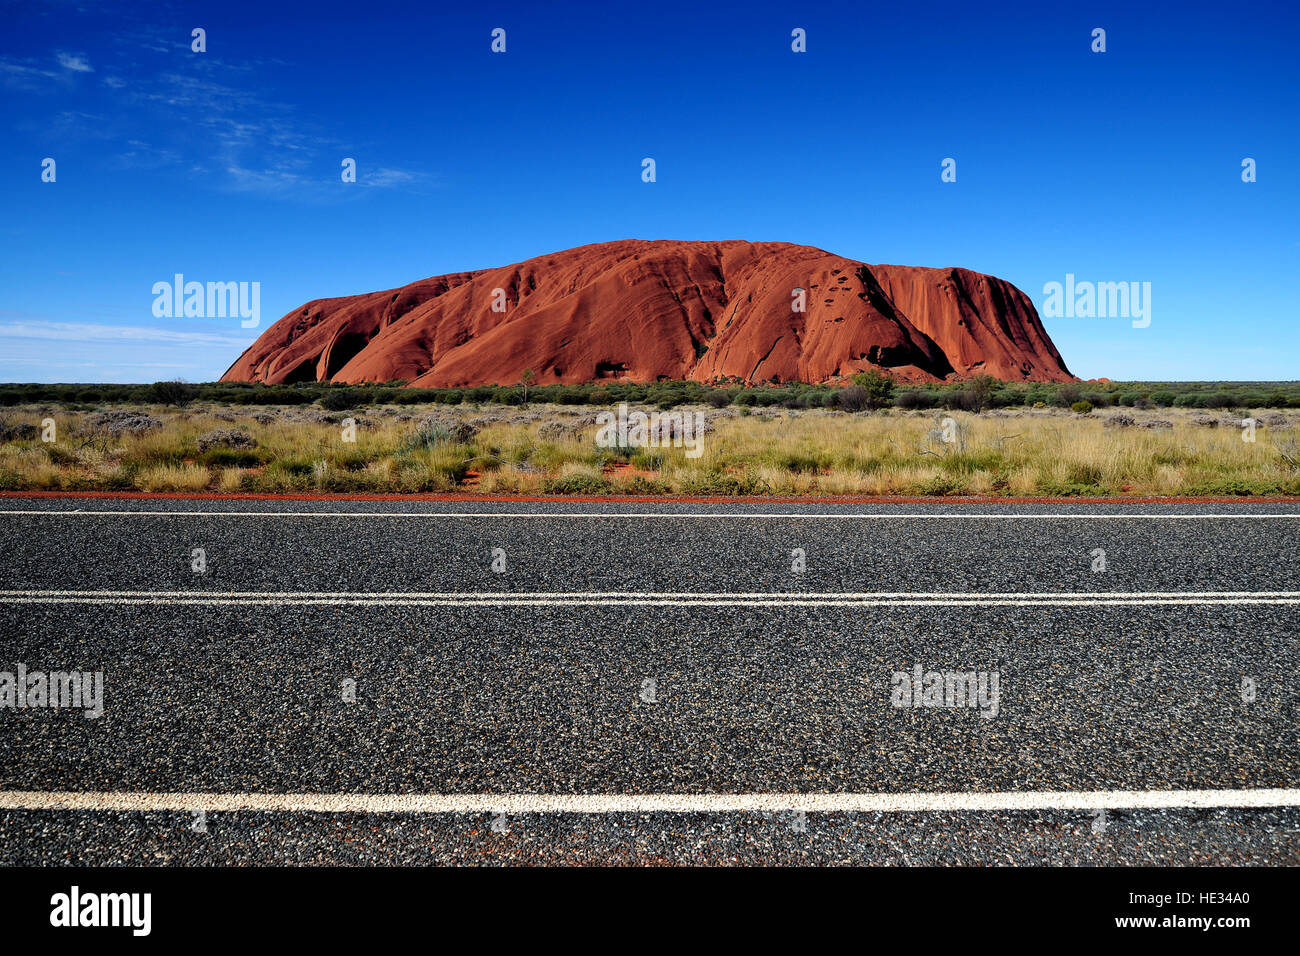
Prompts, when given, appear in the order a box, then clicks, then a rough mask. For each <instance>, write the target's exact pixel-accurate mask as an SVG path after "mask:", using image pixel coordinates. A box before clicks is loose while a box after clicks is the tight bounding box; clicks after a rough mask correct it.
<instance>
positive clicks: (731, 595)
mask: <svg viewBox="0 0 1300 956" xmlns="http://www.w3.org/2000/svg"><path fill="white" fill-rule="evenodd" d="M0 596H3V597H11V596H12V597H25V596H31V597H64V596H70V597H199V598H210V597H212V598H242V597H252V598H280V597H285V598H317V597H321V598H373V599H381V598H416V599H419V598H447V599H459V598H487V599H497V598H502V599H512V598H520V599H526V598H627V599H642V598H672V599H679V598H692V599H694V598H722V599H728V600H730V599H737V598H740V599H751V598H753V599H760V600H761V599H765V598H772V599H786V598H794V599H803V598H844V599H861V598H962V599H966V598H970V599H976V598H1079V599H1084V600H1086V599H1093V598H1292V597H1300V591H699V592H696V591H112V590H28V589H13V590H0Z"/></svg>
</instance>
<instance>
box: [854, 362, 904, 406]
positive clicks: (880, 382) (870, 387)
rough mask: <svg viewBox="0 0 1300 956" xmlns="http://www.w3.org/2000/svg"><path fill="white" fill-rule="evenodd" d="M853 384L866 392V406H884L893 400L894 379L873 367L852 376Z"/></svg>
mask: <svg viewBox="0 0 1300 956" xmlns="http://www.w3.org/2000/svg"><path fill="white" fill-rule="evenodd" d="M853 384H854V385H856V386H857V387H858V388H860V389H862V390H863V391H865V392H866V393H867V399H866V407H867V408H884V407H885V406H886V405H890V404H892V403H893V400H894V380H893V379H892V378H890V377H889V376H888V375H886V374H884V373H883V372H879V371H877V370H876V369H874V368H871V369H867V370H866V371H865V372H859V373H858V374H857V375H854V376H853Z"/></svg>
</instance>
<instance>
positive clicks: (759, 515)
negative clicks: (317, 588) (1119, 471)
mask: <svg viewBox="0 0 1300 956" xmlns="http://www.w3.org/2000/svg"><path fill="white" fill-rule="evenodd" d="M21 515H40V516H44V517H49V518H87V517H91V518H102V517H114V518H124V517H125V518H130V517H164V518H421V519H423V518H465V519H472V520H477V519H480V518H546V519H554V518H606V519H609V518H636V519H642V518H705V519H708V518H719V519H736V520H742V521H754V520H761V519H769V518H792V519H810V520H828V521H841V520H860V519H875V520H882V521H910V520H912V519H915V518H920V519H925V520H935V519H952V520H955V521H961V520H964V519H967V518H983V519H990V520H994V521H1001V520H1020V519H1023V518H1053V519H1064V520H1071V521H1073V520H1096V521H1104V520H1119V521H1126V520H1130V519H1149V520H1158V521H1166V520H1174V521H1179V520H1181V521H1209V520H1229V521H1239V520H1276V519H1287V518H1300V514H1269V513H1265V514H1241V513H1238V514H1151V513H1143V514H1123V513H1117V512H1104V513H1101V514H1097V513H1086V512H1074V513H1065V514H1061V513H1056V514H1043V513H1037V512H1034V513H1025V514H1015V513H1006V514H998V513H995V514H966V513H960V512H948V511H945V512H942V513H939V514H924V513H920V512H910V513H898V514H889V513H885V512H875V511H872V512H855V513H846V514H835V513H831V514H825V513H818V514H813V513H809V512H779V511H778V512H735V511H728V512H711V511H699V512H696V511H692V512H681V511H648V512H617V511H612V512H611V511H477V512H475V511H127V510H110V511H86V510H80V509H78V510H75V511H52V510H44V509H29V510H27V509H11V510H0V517H13V516H21Z"/></svg>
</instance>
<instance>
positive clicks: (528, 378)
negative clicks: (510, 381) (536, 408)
mask: <svg viewBox="0 0 1300 956" xmlns="http://www.w3.org/2000/svg"><path fill="white" fill-rule="evenodd" d="M536 379H537V376H536V375H534V374H533V370H532V369H530V368H526V369H524V370H523V373H522V374H521V375H520V376H519V384H520V385H521V386H523V389H524V404H525V405H527V404H528V387H529V386H530V385H532V384H533V382H534V381H536Z"/></svg>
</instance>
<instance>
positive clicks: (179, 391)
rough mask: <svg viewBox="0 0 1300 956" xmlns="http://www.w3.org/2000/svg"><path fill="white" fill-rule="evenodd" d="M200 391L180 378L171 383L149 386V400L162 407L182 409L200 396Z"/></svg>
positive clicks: (155, 383) (158, 383)
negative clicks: (173, 406) (171, 406)
mask: <svg viewBox="0 0 1300 956" xmlns="http://www.w3.org/2000/svg"><path fill="white" fill-rule="evenodd" d="M198 392H199V390H198V389H197V388H195V387H194V386H193V385H191V384H190V383H189V382H183V381H181V380H180V379H179V378H177V379H172V380H171V381H170V382H154V383H153V384H152V385H150V386H149V398H150V399H151V400H152V401H155V402H158V403H159V404H160V405H175V406H176V407H177V408H180V407H182V406H184V405H188V404H189V403H190V402H192V401H194V399H195V398H196V397H197V396H198Z"/></svg>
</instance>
